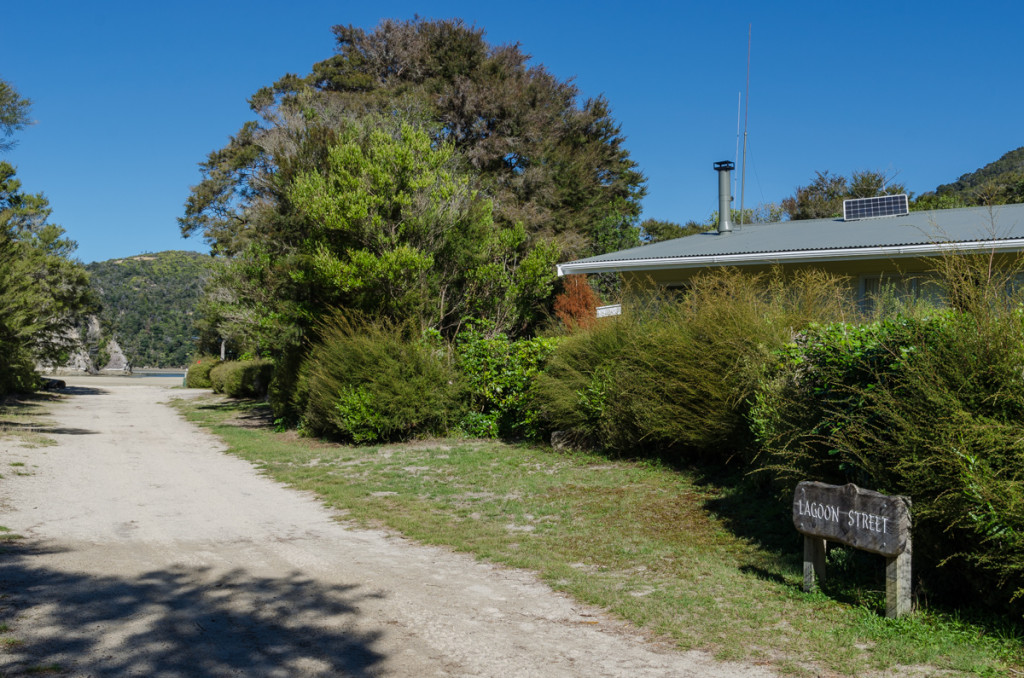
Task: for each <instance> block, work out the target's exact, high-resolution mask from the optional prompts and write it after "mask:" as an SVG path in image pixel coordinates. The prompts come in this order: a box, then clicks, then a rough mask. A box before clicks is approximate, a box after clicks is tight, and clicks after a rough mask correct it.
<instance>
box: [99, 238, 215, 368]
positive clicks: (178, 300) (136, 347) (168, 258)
mask: <svg viewBox="0 0 1024 678" xmlns="http://www.w3.org/2000/svg"><path fill="white" fill-rule="evenodd" d="M214 265H215V262H214V259H213V258H212V257H210V256H208V255H205V254H199V253H197V252H181V251H171V252H158V253H156V254H142V255H139V256H136V257H129V258H127V259H111V260H109V261H101V262H96V263H93V264H89V265H88V266H86V268H87V269H88V271H89V273H90V275H91V277H92V286H93V289H94V290H95V291H96V293H97V295H98V296H99V298H100V301H101V303H102V305H103V309H102V311H101V312H100V327H101V332H102V335H103V341H102V343H101V345H105V344H106V341H107V340H109V339H111V338H113V339H116V340H117V343H118V344H119V345H120V347H121V350H122V351H123V352H124V354H125V357H126V358H127V359H128V361H129V362H131V363H132V365H133V366H136V367H145V366H149V367H179V366H182V365H185V364H186V363H187V362H188V359H189V356H190V355H191V353H192V352H193V351H194V347H195V340H194V339H193V337H195V336H196V334H197V332H196V328H195V325H194V318H193V312H194V309H195V306H196V303H197V302H198V300H199V298H200V296H201V295H202V293H203V287H204V285H205V284H206V281H207V279H208V278H209V277H210V274H211V272H212V271H213V267H214Z"/></svg>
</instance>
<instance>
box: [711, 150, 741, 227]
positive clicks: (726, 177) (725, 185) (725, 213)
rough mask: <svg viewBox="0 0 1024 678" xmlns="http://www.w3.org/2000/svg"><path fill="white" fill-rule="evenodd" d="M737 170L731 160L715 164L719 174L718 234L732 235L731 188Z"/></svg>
mask: <svg viewBox="0 0 1024 678" xmlns="http://www.w3.org/2000/svg"><path fill="white" fill-rule="evenodd" d="M735 168H736V165H735V163H733V162H732V161H731V160H722V161H720V162H716V163H715V171H716V172H718V232H719V234H721V233H732V195H731V191H730V188H729V182H730V181H731V176H732V174H731V173H732V171H733V170H734V169H735Z"/></svg>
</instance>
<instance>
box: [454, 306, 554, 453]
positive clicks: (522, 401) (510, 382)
mask: <svg viewBox="0 0 1024 678" xmlns="http://www.w3.org/2000/svg"><path fill="white" fill-rule="evenodd" d="M490 330H493V325H491V324H489V323H486V322H483V321H480V322H476V323H471V324H470V325H468V327H467V328H466V329H464V330H463V331H462V332H460V333H459V335H458V337H457V338H456V343H455V351H456V356H457V359H458V368H459V370H460V371H461V372H462V375H463V377H464V379H465V381H466V385H467V387H468V395H467V397H468V402H469V412H467V413H466V415H465V417H464V418H463V419H462V422H461V424H460V426H461V428H462V430H463V431H465V432H466V433H468V434H470V435H475V436H481V437H487V438H497V437H499V436H521V437H526V438H537V437H539V435H540V432H539V429H538V421H537V412H536V411H535V410H534V409H533V408H532V407H531V402H530V399H529V398H528V393H529V388H530V385H531V384H532V382H533V379H534V378H535V376H536V375H537V374H538V373H539V372H540V370H541V366H542V365H543V363H544V361H545V359H546V358H547V357H548V356H549V355H550V354H551V352H552V351H553V350H554V348H555V346H556V344H557V343H558V340H557V339H555V338H551V337H547V338H543V337H538V338H535V339H520V340H517V341H511V340H510V339H509V338H508V337H507V336H506V335H505V334H502V333H500V332H499V333H496V334H493V335H490V336H489V335H488V332H489V331H490Z"/></svg>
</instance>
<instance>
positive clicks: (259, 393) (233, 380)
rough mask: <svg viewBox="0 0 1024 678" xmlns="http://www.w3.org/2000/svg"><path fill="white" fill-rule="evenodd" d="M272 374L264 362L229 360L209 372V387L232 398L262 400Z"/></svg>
mask: <svg viewBox="0 0 1024 678" xmlns="http://www.w3.org/2000/svg"><path fill="white" fill-rule="evenodd" d="M272 374H273V364H272V363H270V362H269V361H266V360H260V359H256V360H231V361H228V362H223V363H220V364H218V365H216V366H214V367H213V368H212V369H211V370H210V372H209V380H210V386H211V388H213V390H214V391H215V392H217V393H223V394H225V395H228V396H231V397H232V398H262V397H263V396H265V395H266V394H267V386H268V385H269V384H270V379H271V376H272Z"/></svg>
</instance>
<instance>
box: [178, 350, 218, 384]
mask: <svg viewBox="0 0 1024 678" xmlns="http://www.w3.org/2000/svg"><path fill="white" fill-rule="evenodd" d="M219 364H220V358H218V357H217V356H212V355H201V356H198V357H196V358H195V359H194V360H193V361H192V364H190V365H189V366H188V371H186V372H185V386H187V387H188V388H213V383H212V382H211V381H210V370H212V369H213V368H214V367H216V366H217V365H219Z"/></svg>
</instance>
